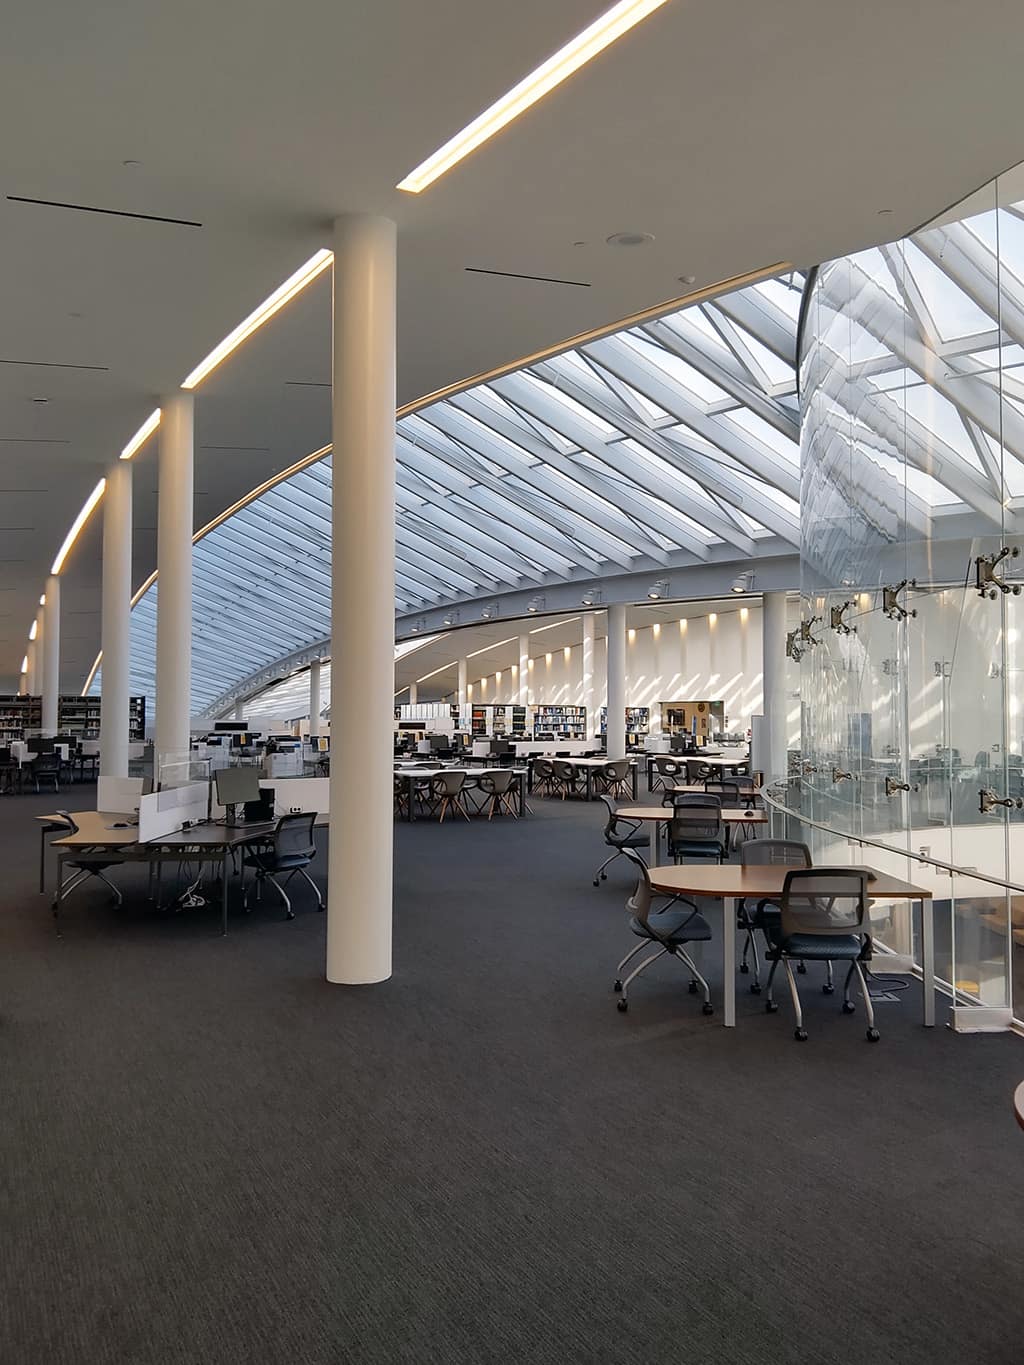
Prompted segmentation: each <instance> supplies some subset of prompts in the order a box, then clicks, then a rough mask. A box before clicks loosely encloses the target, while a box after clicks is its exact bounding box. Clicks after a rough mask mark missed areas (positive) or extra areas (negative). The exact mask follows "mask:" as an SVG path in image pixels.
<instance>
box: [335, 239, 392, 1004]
mask: <svg viewBox="0 0 1024 1365" xmlns="http://www.w3.org/2000/svg"><path fill="white" fill-rule="evenodd" d="M395 236H396V232H395V225H394V223H393V222H391V221H390V220H389V219H386V218H376V217H371V216H369V215H361V214H349V215H346V216H345V217H343V218H339V219H338V220H337V222H336V223H335V226H334V371H333V379H334V386H333V422H332V434H333V443H334V456H333V471H334V472H333V481H332V482H333V494H332V513H331V525H332V534H333V543H334V554H333V564H332V576H331V589H332V600H331V639H332V641H333V642H334V654H333V657H332V660H331V750H332V761H331V790H330V802H331V816H330V861H329V868H330V883H329V887H328V905H327V979H328V981H332V982H338V983H343V984H346V985H364V984H369V983H371V982H376V981H386V980H387V978H388V977H389V976H390V975H391V914H392V912H391V884H392V856H393V844H394V829H393V820H394V813H393V801H394V788H393V783H392V774H391V763H390V756H391V752H392V738H393V732H394V688H395V259H396V249H395V248H396V242H395Z"/></svg>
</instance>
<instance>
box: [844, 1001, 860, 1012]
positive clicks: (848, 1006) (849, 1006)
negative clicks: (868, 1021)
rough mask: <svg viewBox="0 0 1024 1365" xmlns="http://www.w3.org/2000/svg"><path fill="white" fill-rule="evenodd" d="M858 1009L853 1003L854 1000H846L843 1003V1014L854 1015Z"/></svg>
mask: <svg viewBox="0 0 1024 1365" xmlns="http://www.w3.org/2000/svg"><path fill="white" fill-rule="evenodd" d="M856 1008H857V1006H856V1005H855V1004H854V1003H853V1001H852V1000H844V1001H843V1013H844V1014H852V1013H853V1012H854V1010H855V1009H856Z"/></svg>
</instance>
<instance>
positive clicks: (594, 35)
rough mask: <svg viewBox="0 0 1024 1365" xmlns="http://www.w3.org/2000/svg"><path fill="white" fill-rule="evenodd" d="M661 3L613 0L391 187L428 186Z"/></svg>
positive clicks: (417, 190) (413, 188) (661, 0)
mask: <svg viewBox="0 0 1024 1365" xmlns="http://www.w3.org/2000/svg"><path fill="white" fill-rule="evenodd" d="M665 3H666V0H619V3H618V4H617V5H612V7H611V9H609V10H606V11H605V13H604V14H602V15H601V16H600V17H599V18H597V19H595V20H594V22H593V23H592V24H590V25H588V27H587V28H585V29H584V30H583V31H582V33H578V34H577V35H576V37H575V38H572V39H570V41H569V42H567V43H566V44H565V46H564V47H560V48H559V49H558V51H557V52H556V53H554V54H553V55H552V56H550V57H549V58H548V59H547V61H546V62H542V63H541V65H540V66H538V67H537V69H536V70H535V71H531V72H530V74H529V75H528V76H524V78H523V79H522V80H521V81H520V82H519V84H518V85H514V86H513V87H512V89H511V90H509V91H508V93H507V94H504V95H502V97H501V99H499V100H496V101H495V103H494V104H492V105H491V106H490V107H489V108H487V109H485V110H484V111H483V113H482V114H478V115H477V117H476V118H475V119H473V121H472V123H467V124H466V126H465V128H463V129H462V131H461V132H458V133H456V134H455V136H454V137H453V138H449V140H448V141H447V142H446V143H445V144H444V146H443V147H439V148H438V149H437V151H436V152H434V153H433V154H432V155H431V156H428V157H427V159H426V161H422V162H421V163H420V164H419V165H418V166H417V167H416V169H415V170H413V171H410V172H409V174H408V175H407V176H406V177H405V179H404V180H400V181H399V182H398V185H397V186H396V188H397V189H400V190H407V191H408V192H409V193H410V194H419V193H420V191H421V190H425V189H426V188H427V186H428V185H432V184H433V183H434V181H435V180H437V179H438V178H439V177H440V176H442V175H444V174H445V172H446V171H450V170H451V168H452V167H453V166H456V165H458V163H459V162H460V161H461V160H462V159H463V157H466V156H468V155H469V153H470V152H472V151H474V150H475V149H476V148H477V147H479V146H481V144H482V143H484V142H486V141H487V140H488V139H489V138H492V137H493V136H494V135H495V133H498V132H500V131H501V129H502V128H504V127H505V125H506V124H508V123H511V122H512V120H513V119H516V118H518V117H519V115H520V114H523V113H525V112H526V110H527V109H529V108H530V106H531V105H533V104H536V103H537V101H538V100H539V99H543V97H544V96H545V95H546V94H548V93H549V92H550V91H552V90H554V89H555V87H556V86H559V85H561V84H562V82H563V81H564V80H567V79H568V78H569V77H570V76H571V75H572V74H573V72H574V71H578V70H579V69H580V67H581V66H584V65H586V63H587V62H589V61H590V60H591V59H592V58H594V57H596V56H597V54H598V53H599V52H603V51H604V49H605V48H606V47H609V46H610V45H611V44H612V43H614V42H615V41H616V40H617V39H618V38H621V37H622V36H623V34H625V33H628V32H629V30H630V29H631V28H634V27H635V26H636V25H637V24H638V23H639V22H640V20H641V19H646V18H647V16H648V15H649V14H653V12H654V11H655V10H656V9H660V8H661V6H662V5H664V4H665Z"/></svg>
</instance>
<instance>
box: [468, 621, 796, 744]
mask: <svg viewBox="0 0 1024 1365" xmlns="http://www.w3.org/2000/svg"><path fill="white" fill-rule="evenodd" d="M791 614H792V617H793V620H792V621H791V623H790V628H792V626H793V624H795V622H796V621H797V620H798V619H799V605H798V604H797V603H794V604H793V605H792V608H791ZM606 657H607V655H606V647H605V641H604V640H603V639H598V640H595V641H594V692H595V701H596V705H597V706H599V707H601V706H604V705H605V701H606V695H605V694H606V680H607V664H606ZM626 658H627V666H628V676H627V679H626V701H627V705H629V706H649V707H651V709H652V713H654V712H657V710H658V707H659V704H660V703H661V702H673V701H702V700H703V701H724V702H725V714H726V717H727V718H728V723H729V728H730V729H734V730H745V729H746V728H747V726H749V724H750V717H751V716H752V715H756V714H759V713H760V711H761V608H760V605H757V606H747V607H740V606H737V607H736V608H735V609H733V610H730V611H723V612H719V613H718V614H717V615H716V616H713V617H708V616H696V617H690V618H689V619H685V618H684V619H682V620H678V621H669V622H661V623H660V624H654V625H651V626H645V627H643V628H637V629H636V630H630V631H629V633H628V636H627V644H626ZM473 663H474V660H472V659H470V661H469V677H470V684H471V689H472V690H471V695H470V697H469V700H470V701H471V702H472V703H474V704H475V705H481V704H484V703H488V704H492V703H502V702H504V703H506V704H508V703H511V702H515V701H516V700H517V699H518V686H519V681H518V669H517V667H516V666H513V667H512V668H511V669H504V670H502V672H501V673H500V674H494V673H491V674H489V675H488V676H487V677H486V678H482V677H480V676H479V675H476V676H474V671H473ZM797 676H798V674H797V671H796V669H795V668H794V669H792V670H791V678H790V681H791V683H792V686H791V689H790V703H789V744H790V747H792V748H797V747H799V736H800V704H799V699H798V697H797V696H796V695H795V690H796V686H797V683H796V679H797ZM529 700H530V703H531V704H532V705H549V706H555V705H569V706H579V705H582V702H583V646H582V644H580V645H575V646H573V647H572V648H571V649H569V650H561V649H559V650H554V651H552V652H551V653H547V652H544V653H541V654H538V655H536V656H534V657H532V658H531V660H530V697H529ZM658 721H659V715H657V714H652V728H655V729H656V728H657V725H658Z"/></svg>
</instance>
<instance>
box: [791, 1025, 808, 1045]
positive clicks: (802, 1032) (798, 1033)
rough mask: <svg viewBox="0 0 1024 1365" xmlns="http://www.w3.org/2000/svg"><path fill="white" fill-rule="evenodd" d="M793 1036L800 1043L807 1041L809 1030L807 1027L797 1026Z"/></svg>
mask: <svg viewBox="0 0 1024 1365" xmlns="http://www.w3.org/2000/svg"><path fill="white" fill-rule="evenodd" d="M793 1037H794V1038H795V1039H796V1040H797V1042H798V1043H806V1042H807V1030H806V1029H805V1028H795V1029H794V1030H793Z"/></svg>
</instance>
